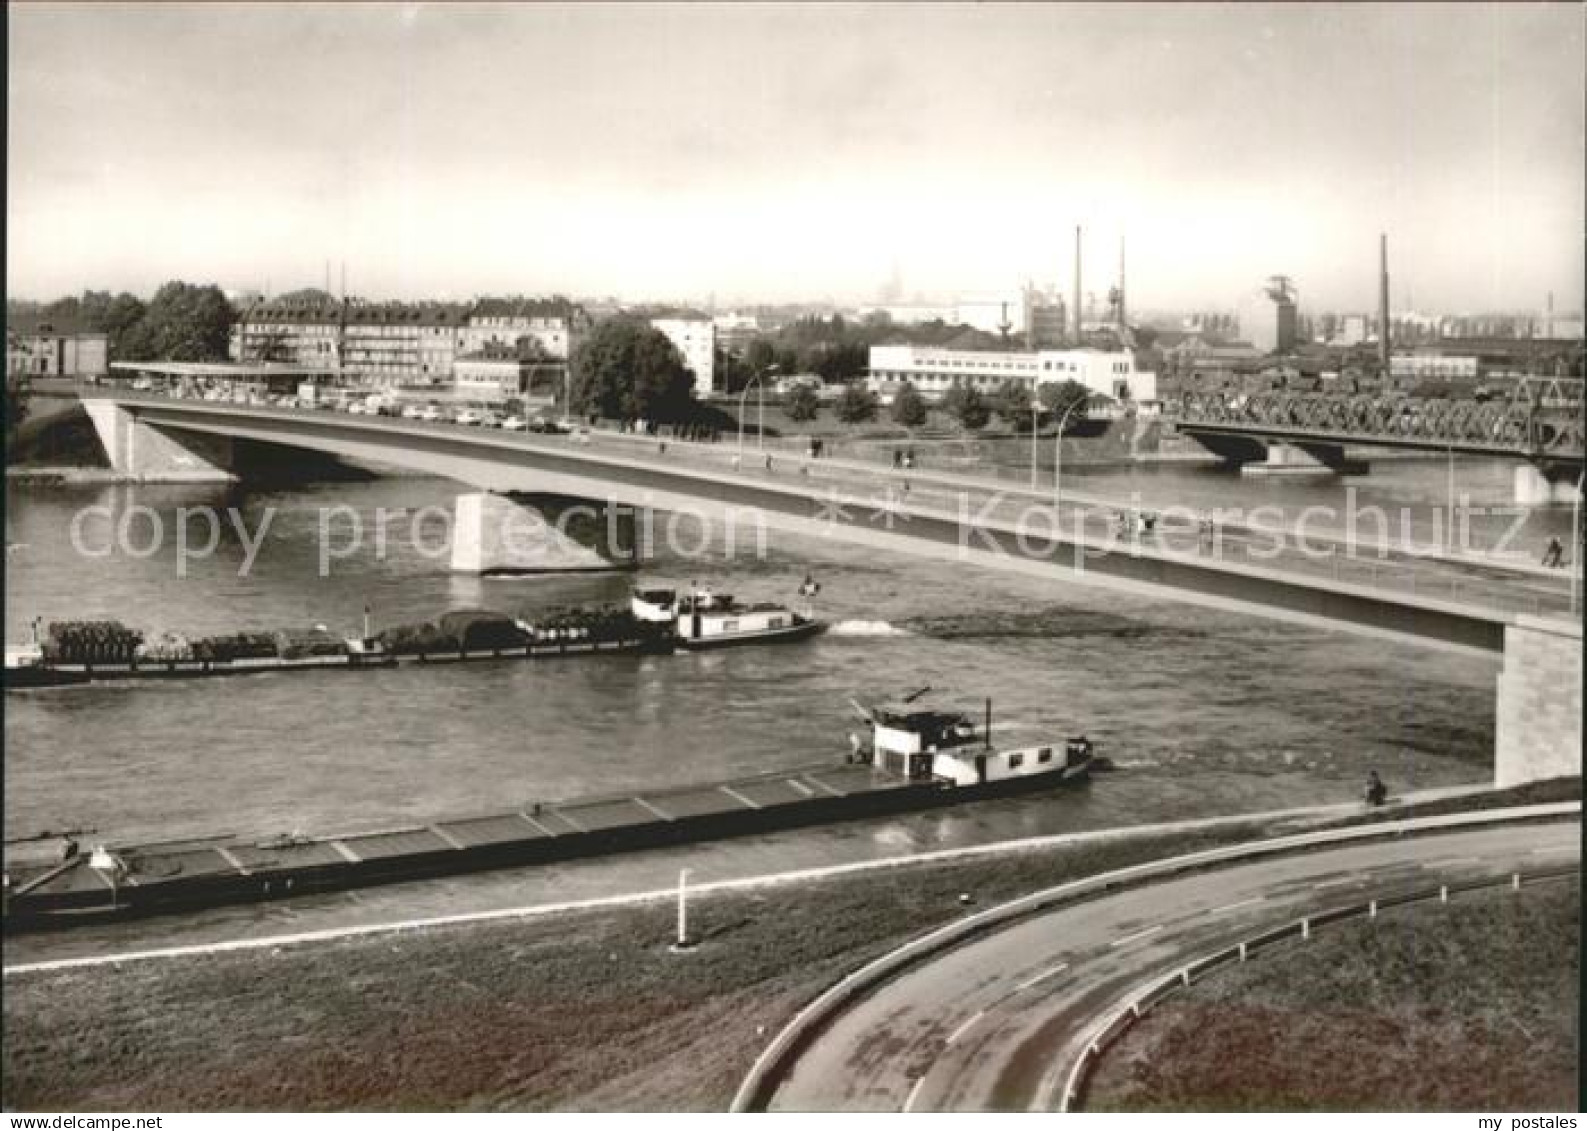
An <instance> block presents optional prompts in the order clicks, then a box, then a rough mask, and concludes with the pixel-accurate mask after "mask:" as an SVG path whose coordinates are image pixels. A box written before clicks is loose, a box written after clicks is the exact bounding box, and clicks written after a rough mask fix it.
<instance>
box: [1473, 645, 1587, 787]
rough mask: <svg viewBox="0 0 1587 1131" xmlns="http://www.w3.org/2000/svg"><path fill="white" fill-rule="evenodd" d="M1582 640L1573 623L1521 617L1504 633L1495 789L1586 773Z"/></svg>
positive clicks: (1495, 752) (1495, 731) (1496, 716)
mask: <svg viewBox="0 0 1587 1131" xmlns="http://www.w3.org/2000/svg"><path fill="white" fill-rule="evenodd" d="M1581 712H1582V639H1581V624H1580V623H1579V622H1576V621H1572V620H1565V619H1553V618H1545V617H1533V616H1524V615H1523V616H1518V617H1516V619H1515V621H1514V622H1512V623H1511V624H1508V625H1506V626H1505V629H1504V667H1503V669H1502V670H1501V671H1500V672H1499V677H1498V706H1497V710H1496V712H1495V728H1494V774H1493V776H1494V784H1495V785H1497V786H1501V787H1502V786H1511V785H1521V784H1523V783H1525V782H1530V781H1541V780H1543V779H1546V778H1560V777H1574V776H1576V775H1579V774H1580V773H1581V772H1582V744H1581V743H1582V733H1581V726H1582V715H1581Z"/></svg>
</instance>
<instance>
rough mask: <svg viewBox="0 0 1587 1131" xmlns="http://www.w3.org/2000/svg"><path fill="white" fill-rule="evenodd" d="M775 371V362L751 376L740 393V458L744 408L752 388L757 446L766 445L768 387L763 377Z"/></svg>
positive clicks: (741, 453)
mask: <svg viewBox="0 0 1587 1131" xmlns="http://www.w3.org/2000/svg"><path fill="white" fill-rule="evenodd" d="M775 372H777V365H776V363H775V362H774V363H773V364H771V365H768V366H767V367H766V368H765V369H763V370H761V371H760V372H759V373H757V374H755V375H754V376H753V377H751V378H750V379H749V383H748V384H747V385H745V386H744V388H743V391H741V392H740V393H739V394H738V454H739V457H740V458H743V455H744V410H745V408H746V402H747V401H748V400H749V391H750V389H751V388H753V389H754V390H755V447H756V448H757V449H760V448H764V447H765V446H766V389H765V386H764V385H763V384H762V383H761V378H762V377H766V376H769V375H770V374H773V373H775Z"/></svg>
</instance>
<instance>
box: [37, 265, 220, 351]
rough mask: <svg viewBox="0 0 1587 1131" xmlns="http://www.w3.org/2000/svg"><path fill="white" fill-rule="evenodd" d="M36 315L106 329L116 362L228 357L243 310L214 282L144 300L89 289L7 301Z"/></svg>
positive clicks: (167, 288)
mask: <svg viewBox="0 0 1587 1131" xmlns="http://www.w3.org/2000/svg"><path fill="white" fill-rule="evenodd" d="M17 314H31V315H37V316H39V317H40V318H42V319H43V320H45V321H48V322H54V323H55V324H57V325H60V326H72V325H75V326H79V327H81V328H82V329H85V330H89V331H93V332H96V333H101V334H105V335H106V336H107V337H108V339H109V342H108V344H109V352H110V357H111V359H112V360H114V361H154V360H168V361H224V360H225V359H226V353H227V346H228V343H229V340H230V337H231V328H232V324H233V323H234V322H236V321H237V311H236V309H235V308H234V307H233V306H232V304H231V302H230V301H229V300H228V299H227V298H226V295H225V293H224V292H222V291H221V289H220V288H219V287H217V286H215V285H213V284H207V285H205V284H196V283H184V282H180V281H174V282H170V283H166V284H165V285H164V286H162V287H161V288H160V289H159V290H157V291H156V292H155V293H154V297H153V298H151V299H150V300H149V301H148V302H144V301H143V300H142V299H140V298H139V297H138V296H137V295H134V294H130V293H128V292H126V291H123V292H122V293H121V294H118V295H112V294H111V293H110V292H109V291H92V290H90V291H84V292H83V293H82V294H81V295H80V296H79V295H70V296H67V297H66V298H60V299H56V300H55V301H54V302H49V303H29V302H18V301H14V300H10V299H8V300H7V301H6V315H7V317H8V319H9V318H10V316H12V315H17Z"/></svg>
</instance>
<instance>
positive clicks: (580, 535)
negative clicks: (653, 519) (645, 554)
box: [452, 491, 639, 574]
mask: <svg viewBox="0 0 1587 1131" xmlns="http://www.w3.org/2000/svg"><path fill="white" fill-rule="evenodd" d="M638 562H639V553H638V548H637V545H636V542H635V539H634V521H633V512H632V511H630V510H628V509H626V508H616V507H614V506H613V505H612V504H610V503H605V502H595V501H592V500H588V499H572V498H568V497H565V496H560V495H503V494H496V493H495V492H491V491H475V492H471V493H469V494H466V495H459V496H458V497H457V499H456V501H455V503H454V504H453V512H452V569H453V570H454V571H456V572H459V573H477V574H522V573H580V572H586V571H598V570H612V569H626V568H630V567H632V566H635V565H637V564H638Z"/></svg>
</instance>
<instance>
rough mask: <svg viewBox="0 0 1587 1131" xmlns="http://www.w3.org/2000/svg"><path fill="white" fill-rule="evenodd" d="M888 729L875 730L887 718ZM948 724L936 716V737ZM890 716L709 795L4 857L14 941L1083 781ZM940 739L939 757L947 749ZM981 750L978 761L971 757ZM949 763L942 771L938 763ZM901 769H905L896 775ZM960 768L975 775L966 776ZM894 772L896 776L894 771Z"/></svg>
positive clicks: (1070, 762) (958, 726) (962, 723)
mask: <svg viewBox="0 0 1587 1131" xmlns="http://www.w3.org/2000/svg"><path fill="white" fill-rule="evenodd" d="M880 718H881V716H879V719H880ZM942 719H943V716H932V718H931V725H932V726H933V727H934V728H936V727H938V726H939V725H940V724H941V722H942ZM914 721H915V720H913V719H903V718H900V717H897V716H893V715H888V716H886V717H885V721H880V722H878V724H877V725H876V728H875V736H874V737H875V746H874V748H873V750H872V752H871V754H870V756H869V757H866V756H864V755H861V754H858V753H851V755H850V761H849V762H847V763H841V762H840V763H832V764H826V765H821V766H812V767H806V768H802V769H796V770H782V771H777V772H775V773H767V774H763V775H759V776H756V777H747V778H739V779H736V780H732V781H725V782H716V783H711V784H704V785H694V786H681V787H677V788H672V789H665V790H655V791H645V792H642V793H637V794H632V795H626V796H607V797H593V798H585V799H579V800H572V801H563V802H543V803H539V804H525V805H523V806H522V807H519V808H515V809H507V810H504V811H501V812H497V813H491V814H486V815H482V816H475V817H463V818H456V819H448V820H442V821H437V822H435V823H432V824H428V825H414V826H408V827H403V828H398V829H389V830H384V831H376V832H364V833H357V834H350V835H345V836H332V837H305V836H298V835H294V836H281V837H272V838H268V839H264V840H257V839H247V838H241V837H233V836H227V837H212V838H200V839H192V840H172V841H167V842H164V843H160V844H145V845H138V846H127V847H119V846H117V847H104V846H100V847H97V848H95V849H94V850H93V851H92V852H91V853H83V852H78V851H77V849H76V845H75V844H66V846H65V848H66V851H65V852H64V853H62V854H60V855H58V856H57V857H56V858H55V859H53V860H51V859H44V858H40V857H39V856H38V855H36V854H35V855H34V857H33V859H32V860H31V861H28V860H26V859H21V858H19V859H15V860H12V859H8V860H7V862H6V865H7V866H6V873H5V881H4V891H5V895H6V901H5V915H4V922H5V929H6V930H7V931H19V930H39V929H49V928H59V927H67V926H72V925H75V924H87V923H94V922H102V921H107V920H114V919H118V918H131V917H135V916H142V915H150V914H159V913H163V912H171V911H181V910H192V909H198V908H205V907H211V906H216V905H221V904H230V903H243V902H254V901H260V900H272V899H281V898H287V897H291V896H298V895H306V894H309V893H313V892H328V891H336V890H343V889H349V888H357V887H365V886H372V885H376V884H385V883H395V882H402V881H407V880H421V879H428V878H433V877H437V876H445V875H453V874H459V873H464V872H474V871H484V870H488V869H494V868H503V867H511V866H518V865H528V864H544V863H550V862H554V861H562V860H570V859H577V858H585V857H592V856H601V855H607V854H611V853H618V852H629V851H633V850H636V849H644V848H656V847H661V846H666V845H678V844H687V843H695V842H699V841H705V840H715V839H725V838H728V837H735V836H744V835H750V834H757V833H766V832H771V831H774V830H779V829H789V828H796V827H800V826H808V825H816V824H824V823H829V822H835V821H844V820H851V819H854V818H859V817H874V816H885V815H890V814H897V813H904V812H910V811H914V810H921V809H929V808H934V807H938V806H945V805H954V804H959V803H962V802H967V801H974V800H978V799H982V798H988V797H995V796H1004V795H1009V794H1014V793H1019V792H1029V791H1034V790H1039V789H1045V788H1051V787H1053V786H1056V785H1060V784H1063V783H1065V782H1068V781H1073V780H1077V779H1081V778H1084V777H1085V776H1086V774H1087V773H1088V772H1089V770H1090V768H1091V764H1092V761H1093V758H1092V751H1091V744H1090V743H1089V742H1087V741H1086V740H1085V739H1071V740H1069V741H1068V742H1067V743H1062V742H1060V743H1058V744H1056V745H1055V746H1054V745H1049V746H1032V747H1026V748H1023V749H1022V750H1011V751H1010V750H1005V751H994V750H993V749H992V747H991V745H990V743H989V742H987V743H985V744H984V745H983V743H982V740H983V737H984V736H983V735H980V734H977V733H976V732H975V728H974V727H973V726H972V725H970V724H969V723H968V722H967V721H966V720H965V719H964V718H963V716H957V715H955V716H951V720H950V723H949V725H950V727H951V728H955V729H952V733H948V732H946V731H945V732H943V733H941V734H940V735H939V734H933V733H918V734H917V733H913V732H911V731H910V727H911V725H912V724H913V722H914ZM939 741H940V742H941V743H942V744H943V745H941V746H940V747H939ZM972 748H973V749H972ZM939 754H940V756H941V757H942V758H943V759H945V761H944V764H943V765H942V766H941V767H937V768H939V769H940V770H941V771H942V772H941V773H934V772H933V769H934V766H933V759H934V758H935V757H937V756H939ZM893 766H897V767H898V769H894V768H892V767H893ZM967 767H973V770H970V772H971V773H973V775H974V776H973V777H966V776H965V771H966V768H967ZM900 771H901V772H900Z"/></svg>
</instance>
